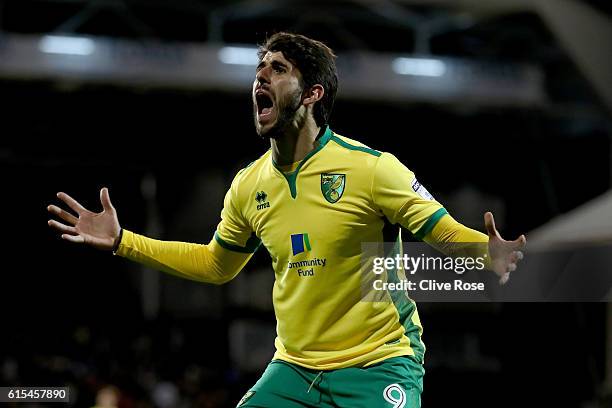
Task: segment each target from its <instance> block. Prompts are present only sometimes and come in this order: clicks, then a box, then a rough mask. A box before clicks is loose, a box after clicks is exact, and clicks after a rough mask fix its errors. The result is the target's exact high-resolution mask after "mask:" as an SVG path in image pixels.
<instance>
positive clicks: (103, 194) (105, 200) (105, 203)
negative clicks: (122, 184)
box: [100, 187, 113, 211]
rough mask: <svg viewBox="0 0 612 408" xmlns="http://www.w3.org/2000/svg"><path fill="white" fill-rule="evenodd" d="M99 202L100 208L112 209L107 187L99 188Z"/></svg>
mask: <svg viewBox="0 0 612 408" xmlns="http://www.w3.org/2000/svg"><path fill="white" fill-rule="evenodd" d="M100 202H101V203H102V208H104V210H105V211H106V210H112V209H113V205H112V204H111V200H110V196H109V195H108V188H106V187H103V188H102V189H101V190H100Z"/></svg>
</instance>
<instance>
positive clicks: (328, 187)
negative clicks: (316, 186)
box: [321, 173, 346, 204]
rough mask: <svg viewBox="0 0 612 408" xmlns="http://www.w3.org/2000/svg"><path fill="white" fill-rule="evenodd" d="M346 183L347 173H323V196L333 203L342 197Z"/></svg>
mask: <svg viewBox="0 0 612 408" xmlns="http://www.w3.org/2000/svg"><path fill="white" fill-rule="evenodd" d="M345 184H346V175H345V174H329V173H323V174H321V192H322V193H323V197H325V199H326V200H327V201H329V202H330V203H332V204H334V203H335V202H337V201H338V200H339V199H340V197H342V193H344V186H345Z"/></svg>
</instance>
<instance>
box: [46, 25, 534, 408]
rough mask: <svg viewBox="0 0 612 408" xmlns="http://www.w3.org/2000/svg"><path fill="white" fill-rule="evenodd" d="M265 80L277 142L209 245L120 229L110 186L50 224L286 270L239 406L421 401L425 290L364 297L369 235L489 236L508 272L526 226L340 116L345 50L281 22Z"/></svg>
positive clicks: (237, 181) (170, 259)
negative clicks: (457, 199) (476, 217)
mask: <svg viewBox="0 0 612 408" xmlns="http://www.w3.org/2000/svg"><path fill="white" fill-rule="evenodd" d="M258 55H259V64H258V66H257V69H256V72H255V80H254V82H253V89H252V98H253V116H254V121H255V128H256V131H257V133H258V134H259V135H260V136H261V137H262V138H264V139H267V140H269V141H270V149H269V150H268V151H267V152H266V153H264V154H263V156H261V157H260V158H259V159H257V160H255V161H254V162H253V163H251V164H250V165H248V166H247V167H246V168H244V169H242V170H241V171H239V172H238V174H237V175H236V176H235V178H234V180H233V182H232V184H231V187H230V188H229V191H228V192H227V194H226V196H225V201H224V207H223V210H222V212H221V221H220V222H219V224H218V227H217V230H216V231H215V232H214V236H213V238H212V239H211V241H210V242H209V243H208V244H207V245H201V244H195V243H184V242H168V241H158V240H154V239H151V238H147V237H145V236H142V235H139V234H136V233H134V232H132V231H128V230H126V229H122V228H121V227H120V224H119V220H118V217H117V212H116V210H115V208H114V207H113V205H112V204H111V201H110V197H109V193H108V190H107V189H106V188H103V189H102V190H101V192H100V200H101V203H102V206H103V211H102V212H100V213H94V212H91V211H89V210H87V209H85V208H84V207H83V206H81V205H80V204H79V203H78V202H77V201H75V200H74V199H73V198H71V197H69V196H68V195H67V194H65V193H58V197H59V199H60V200H62V201H63V202H64V203H65V204H66V205H67V206H68V207H69V208H70V209H72V211H73V212H74V213H72V212H69V211H66V210H64V209H61V208H59V207H57V206H55V205H50V206H49V207H48V210H49V211H50V212H51V213H53V214H54V215H56V216H57V217H59V218H61V219H62V220H63V221H64V222H65V224H64V223H61V222H58V221H56V220H50V221H49V225H50V226H52V227H54V228H56V229H58V230H59V231H60V232H61V233H62V238H63V239H65V240H68V241H71V242H75V243H81V244H88V245H91V246H94V247H97V248H99V249H104V250H109V251H110V250H113V251H114V253H115V254H117V255H119V256H122V257H125V258H127V259H130V260H133V261H136V262H140V263H143V264H145V265H147V266H149V267H152V268H156V269H159V270H162V271H165V272H168V273H172V274H174V275H178V276H182V277H185V278H189V279H193V280H197V281H202V282H208V283H214V284H221V283H225V282H228V281H229V280H231V279H233V278H234V277H236V275H237V274H238V273H239V272H240V270H241V269H242V268H243V267H244V266H245V264H246V263H247V262H248V261H249V259H250V258H251V257H252V255H253V253H254V252H255V251H256V250H257V248H258V247H260V246H261V245H263V246H264V247H265V248H266V249H267V250H268V251H269V253H270V255H271V258H272V263H273V267H274V272H275V277H276V279H275V283H274V288H273V302H274V310H275V314H276V318H277V337H276V340H275V346H276V353H275V354H274V358H273V360H272V361H271V362H270V364H269V365H268V367H267V368H266V370H265V372H264V373H263V375H262V376H261V378H260V379H259V381H258V382H257V383H256V384H255V385H254V386H253V387H252V388H251V389H250V390H249V391H248V392H247V393H246V394H245V396H244V397H243V398H242V400H241V401H240V402H239V403H238V406H239V407H266V408H276V407H278V408H292V407H346V408H359V407H363V408H377V407H380V408H383V407H395V408H402V407H406V408H414V407H420V397H421V392H422V389H423V375H424V369H423V357H424V353H425V346H424V345H423V343H422V341H421V334H422V327H421V322H420V320H419V315H418V312H417V308H416V305H415V303H414V302H413V301H412V300H410V299H409V298H408V297H407V296H405V298H404V299H403V300H401V301H395V300H394V301H392V302H366V301H363V300H362V292H361V284H362V274H361V270H362V264H361V263H362V259H361V258H362V243H365V242H382V241H383V232H382V231H383V226H384V225H385V223H390V224H394V225H395V224H399V225H401V226H403V227H405V228H407V229H408V230H410V231H411V232H412V234H413V235H414V236H415V237H417V238H419V239H422V240H423V241H425V242H427V243H430V244H431V245H433V246H436V247H440V248H444V244H448V243H454V242H471V243H476V242H478V243H484V244H485V245H484V246H485V247H486V248H488V252H489V253H488V256H489V260H490V261H489V265H488V266H489V268H490V269H491V270H493V271H494V272H495V273H496V274H497V275H498V276H499V278H500V281H501V282H502V283H504V282H505V281H506V280H507V279H508V277H509V274H510V272H512V271H514V270H515V269H516V265H517V263H518V261H519V260H520V259H521V258H522V252H521V249H522V248H523V247H524V245H525V241H526V240H525V237H524V236H521V237H519V238H518V239H517V240H515V241H505V240H503V239H502V238H501V236H500V235H499V233H498V232H497V230H496V228H495V224H494V220H493V215H492V214H491V213H486V214H485V216H484V219H485V226H486V229H487V232H488V234H487V235H485V234H482V233H480V232H478V231H475V230H472V229H469V228H467V227H465V226H463V225H461V224H460V223H458V222H457V221H455V220H454V219H453V218H452V217H451V216H450V215H449V214H448V213H447V211H446V210H445V209H444V207H443V206H442V205H441V204H440V203H438V202H437V201H436V200H435V199H433V197H431V196H430V195H429V194H428V193H427V192H426V190H425V189H424V188H422V187H420V185H419V184H418V182H416V179H415V176H414V174H413V173H412V172H411V171H410V170H409V169H408V168H406V167H405V166H404V165H403V164H402V163H400V161H399V160H397V159H396V158H395V157H394V156H393V155H391V154H389V153H385V152H380V151H377V150H374V149H371V148H369V147H367V146H365V145H363V144H361V143H359V142H358V141H355V140H352V139H349V138H347V137H344V136H341V135H339V134H337V133H335V132H334V131H333V130H332V129H331V128H330V127H329V126H328V121H329V117H330V113H331V110H332V107H333V104H334V99H335V95H336V89H337V85H338V79H337V74H336V65H335V58H336V57H335V55H334V54H333V52H332V51H331V50H330V49H329V48H328V47H327V46H326V45H324V44H323V43H321V42H319V41H315V40H312V39H310V38H307V37H305V36H302V35H298V34H290V33H277V34H275V35H273V36H271V37H270V38H269V39H268V40H267V41H266V43H265V44H264V45H263V46H261V47H260V49H259V54H258Z"/></svg>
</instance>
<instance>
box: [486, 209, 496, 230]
mask: <svg viewBox="0 0 612 408" xmlns="http://www.w3.org/2000/svg"><path fill="white" fill-rule="evenodd" d="M484 221H485V227H486V229H487V233H488V234H489V235H493V236H498V233H497V229H496V228H495V218H493V213H491V212H490V211H487V212H486V213H485V215H484Z"/></svg>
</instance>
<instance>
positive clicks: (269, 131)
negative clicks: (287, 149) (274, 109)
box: [255, 123, 280, 140]
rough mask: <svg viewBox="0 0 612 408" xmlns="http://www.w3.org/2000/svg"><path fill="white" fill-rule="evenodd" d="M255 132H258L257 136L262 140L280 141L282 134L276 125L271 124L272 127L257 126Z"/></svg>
mask: <svg viewBox="0 0 612 408" xmlns="http://www.w3.org/2000/svg"><path fill="white" fill-rule="evenodd" d="M255 130H256V131H257V134H258V135H259V136H260V137H261V138H262V139H274V140H276V139H278V137H279V135H280V132H279V129H278V128H277V126H276V123H273V124H270V125H265V126H261V125H255Z"/></svg>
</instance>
